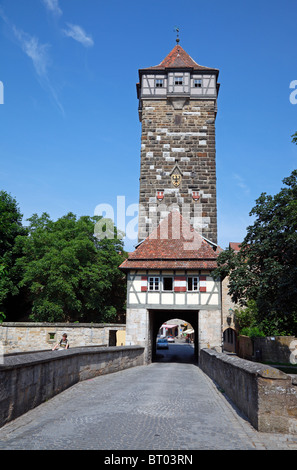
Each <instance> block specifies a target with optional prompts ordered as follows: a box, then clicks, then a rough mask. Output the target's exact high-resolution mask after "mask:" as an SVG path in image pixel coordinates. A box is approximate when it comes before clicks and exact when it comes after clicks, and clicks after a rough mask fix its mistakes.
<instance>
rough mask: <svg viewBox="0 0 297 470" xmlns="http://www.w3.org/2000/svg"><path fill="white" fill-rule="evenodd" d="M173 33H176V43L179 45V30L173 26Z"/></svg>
mask: <svg viewBox="0 0 297 470" xmlns="http://www.w3.org/2000/svg"><path fill="white" fill-rule="evenodd" d="M174 31H175V32H176V43H177V44H178V43H179V28H178V27H177V26H175V28H174Z"/></svg>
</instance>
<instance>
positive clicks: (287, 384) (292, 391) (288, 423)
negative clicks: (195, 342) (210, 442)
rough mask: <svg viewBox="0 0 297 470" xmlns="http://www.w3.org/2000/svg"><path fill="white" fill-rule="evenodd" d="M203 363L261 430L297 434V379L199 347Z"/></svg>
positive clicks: (203, 366) (206, 370)
mask: <svg viewBox="0 0 297 470" xmlns="http://www.w3.org/2000/svg"><path fill="white" fill-rule="evenodd" d="M199 364H200V367H201V369H202V370H203V371H204V372H205V373H206V374H207V375H208V376H209V377H210V378H211V379H213V380H214V381H215V382H216V384H217V385H218V386H219V387H220V388H222V389H223V390H224V392H225V393H226V395H227V396H228V397H229V398H230V399H231V400H232V401H233V403H234V404H235V405H236V406H237V407H238V409H239V410H240V411H241V412H243V413H244V414H245V416H246V417H247V419H248V420H249V421H250V422H251V424H252V425H253V426H254V427H255V428H256V429H257V430H258V431H261V432H275V433H292V434H297V380H296V379H294V378H292V377H291V376H289V375H287V374H285V373H283V372H281V371H279V370H277V369H275V368H274V367H268V366H265V365H264V364H260V363H256V362H250V361H246V360H244V359H241V358H239V357H235V356H230V355H229V356H228V355H226V354H221V353H218V352H216V351H214V350H211V349H203V350H202V351H200V362H199Z"/></svg>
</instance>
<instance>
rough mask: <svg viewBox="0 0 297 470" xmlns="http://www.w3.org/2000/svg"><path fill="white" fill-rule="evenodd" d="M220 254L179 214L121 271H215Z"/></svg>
mask: <svg viewBox="0 0 297 470" xmlns="http://www.w3.org/2000/svg"><path fill="white" fill-rule="evenodd" d="M219 252H220V249H218V250H217V251H214V249H213V245H212V244H211V243H210V242H207V241H206V240H205V239H204V238H203V237H202V236H201V235H200V234H199V233H198V232H196V231H195V230H194V229H193V228H192V227H191V225H190V224H189V222H188V221H187V220H186V219H184V218H183V217H182V216H181V214H180V213H179V212H177V211H175V212H171V213H170V214H169V215H168V217H167V218H165V219H164V220H163V221H162V222H161V223H160V225H159V226H158V227H157V228H156V229H155V230H154V231H153V232H152V233H151V234H150V235H149V237H147V238H146V239H145V240H144V241H143V242H142V243H140V244H139V245H138V247H137V249H136V250H135V251H134V252H133V253H130V254H129V257H128V259H127V260H125V261H124V262H123V263H122V264H121V266H120V268H121V269H177V268H186V269H214V268H216V258H217V256H218V254H219Z"/></svg>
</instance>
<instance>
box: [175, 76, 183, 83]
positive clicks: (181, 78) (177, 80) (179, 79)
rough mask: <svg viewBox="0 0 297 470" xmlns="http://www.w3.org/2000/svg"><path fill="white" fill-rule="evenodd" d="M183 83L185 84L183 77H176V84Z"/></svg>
mask: <svg viewBox="0 0 297 470" xmlns="http://www.w3.org/2000/svg"><path fill="white" fill-rule="evenodd" d="M182 84H183V77H175V78H174V85H182Z"/></svg>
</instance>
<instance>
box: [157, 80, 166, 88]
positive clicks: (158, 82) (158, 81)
mask: <svg viewBox="0 0 297 470" xmlns="http://www.w3.org/2000/svg"><path fill="white" fill-rule="evenodd" d="M163 86H164V80H163V78H156V88H163Z"/></svg>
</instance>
